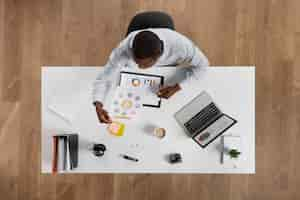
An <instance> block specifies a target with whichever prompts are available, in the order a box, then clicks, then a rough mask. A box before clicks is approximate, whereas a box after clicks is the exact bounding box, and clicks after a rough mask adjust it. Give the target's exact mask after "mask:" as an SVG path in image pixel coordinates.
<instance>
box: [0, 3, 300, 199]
mask: <svg viewBox="0 0 300 200" xmlns="http://www.w3.org/2000/svg"><path fill="white" fill-rule="evenodd" d="M299 8H300V1H299V0H230V1H228V0H210V1H207V0H157V1H156V0H144V1H142V0H107V1H104V0H85V1H83V0H0V199H1V200H2V199H3V200H11V199H20V200H27V199H28V200H37V199H41V200H48V199H49V200H51V199H61V200H66V199H72V200H82V199H84V200H90V199H97V200H98V199H101V200H104V199H112V200H135V199H136V200H141V199H147V200H157V199H164V200H167V199H170V200H176V199H178V200H181V199H195V200H196V199H205V200H206V199H216V200H219V199H222V200H236V199H247V200H260V199H261V200H269V199H272V200H277V199H278V200H289V199H293V200H298V199H300V189H299V188H300V159H299V153H300V12H299ZM143 10H164V11H167V12H169V13H170V14H171V15H172V16H173V17H174V20H175V23H176V27H177V30H178V31H179V32H181V33H183V34H186V35H187V36H188V37H190V38H191V39H192V40H194V41H195V42H196V43H197V44H198V45H199V46H200V47H201V49H203V50H204V52H205V53H206V54H207V56H208V57H209V59H210V61H211V64H212V65H256V174H255V175H192V174H191V175H152V174H146V175H134V174H131V175H99V174H95V175H92V174H89V175H84V174H82V175H57V176H54V175H41V173H40V168H41V164H40V155H41V153H40V149H41V143H40V141H41V125H40V124H41V120H40V102H41V99H40V96H41V92H40V89H41V66H42V65H103V64H105V61H106V60H107V57H108V55H109V53H110V51H111V50H112V48H113V47H115V46H116V45H117V44H118V43H119V42H120V40H121V39H122V38H123V37H124V35H125V33H126V27H127V25H128V22H129V20H130V18H131V17H132V16H133V15H134V14H135V13H137V12H139V11H143ZM203 162H205V161H203Z"/></svg>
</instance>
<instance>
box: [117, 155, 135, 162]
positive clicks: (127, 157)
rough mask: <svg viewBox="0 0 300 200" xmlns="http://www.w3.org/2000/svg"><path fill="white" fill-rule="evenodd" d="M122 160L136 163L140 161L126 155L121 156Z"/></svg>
mask: <svg viewBox="0 0 300 200" xmlns="http://www.w3.org/2000/svg"><path fill="white" fill-rule="evenodd" d="M121 156H122V158H124V159H126V160H131V161H134V162H138V161H139V160H138V159H137V158H133V157H131V156H128V155H125V154H121Z"/></svg>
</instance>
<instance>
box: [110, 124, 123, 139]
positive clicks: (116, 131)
mask: <svg viewBox="0 0 300 200" xmlns="http://www.w3.org/2000/svg"><path fill="white" fill-rule="evenodd" d="M107 130H108V132H109V133H110V134H112V135H115V136H123V134H124V130H125V124H123V123H121V122H112V123H111V124H109V125H108V127H107Z"/></svg>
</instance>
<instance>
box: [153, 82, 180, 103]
mask: <svg viewBox="0 0 300 200" xmlns="http://www.w3.org/2000/svg"><path fill="white" fill-rule="evenodd" d="M179 90H181V87H180V85H179V84H178V83H177V84H175V85H172V86H166V87H163V88H160V89H159V91H158V93H157V96H159V97H162V98H165V99H168V98H170V97H171V96H172V95H173V94H175V93H176V92H178V91H179Z"/></svg>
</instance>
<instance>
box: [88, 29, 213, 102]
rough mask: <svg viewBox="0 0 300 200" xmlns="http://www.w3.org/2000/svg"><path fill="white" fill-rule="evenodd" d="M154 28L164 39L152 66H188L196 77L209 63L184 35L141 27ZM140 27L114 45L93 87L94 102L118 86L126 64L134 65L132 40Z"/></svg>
mask: <svg viewBox="0 0 300 200" xmlns="http://www.w3.org/2000/svg"><path fill="white" fill-rule="evenodd" d="M144 30H149V31H152V32H154V33H155V34H156V35H157V36H158V37H159V38H160V40H162V41H163V45H164V49H163V54H162V55H161V56H160V57H159V58H158V60H157V61H156V63H155V64H154V66H153V67H166V66H168V67H171V66H178V67H180V66H181V67H188V68H189V69H191V70H192V73H191V75H192V76H194V77H195V78H197V77H198V76H199V73H200V67H203V66H209V61H208V59H207V57H206V56H205V55H204V54H203V53H202V52H201V51H200V50H199V48H198V47H197V46H196V45H195V44H194V43H193V42H192V41H191V40H189V39H188V38H187V37H185V36H184V35H182V34H180V33H178V32H176V31H173V30H170V29H165V28H157V29H144ZM140 31H143V30H138V31H134V32H132V33H130V34H129V35H128V36H127V37H126V38H125V39H124V40H123V41H122V42H121V43H120V44H119V46H118V47H117V48H115V49H114V50H113V51H112V53H111V55H110V56H109V60H108V62H107V64H106V65H105V66H104V71H103V72H101V73H100V74H99V75H98V77H97V79H96V81H95V83H94V87H93V102H95V101H100V102H103V101H104V100H105V97H106V95H107V94H108V92H109V90H110V89H112V88H113V87H115V86H117V83H118V79H119V76H120V71H122V69H124V67H125V68H137V67H138V66H137V64H136V63H135V61H134V59H133V55H132V43H133V40H134V37H135V35H136V34H137V33H138V32H140ZM187 79H188V77H187V78H186V79H185V80H183V81H182V82H181V83H179V84H180V87H181V88H183V89H184V88H185V87H186V85H187Z"/></svg>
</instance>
